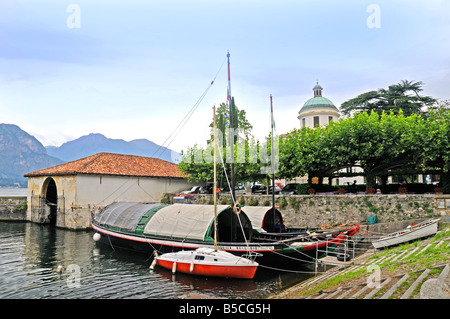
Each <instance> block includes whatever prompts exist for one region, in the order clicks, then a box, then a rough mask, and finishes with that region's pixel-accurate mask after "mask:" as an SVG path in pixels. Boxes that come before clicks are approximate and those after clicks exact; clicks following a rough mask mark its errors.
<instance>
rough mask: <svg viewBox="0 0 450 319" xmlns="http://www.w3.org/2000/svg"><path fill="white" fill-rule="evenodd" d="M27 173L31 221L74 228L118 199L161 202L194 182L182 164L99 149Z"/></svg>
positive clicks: (88, 220)
mask: <svg viewBox="0 0 450 319" xmlns="http://www.w3.org/2000/svg"><path fill="white" fill-rule="evenodd" d="M25 177H28V195H27V204H28V210H27V220H29V221H31V222H36V223H42V224H53V225H56V226H57V227H63V228H70V229H86V228H89V227H90V215H91V211H93V210H95V209H99V208H100V207H103V206H106V205H108V204H110V203H112V202H115V201H127V202H159V201H160V200H161V199H162V198H163V196H164V194H165V193H176V192H180V191H183V190H186V189H188V188H189V187H190V186H191V184H190V183H188V182H187V180H186V178H184V176H183V175H182V174H181V172H179V171H178V169H177V165H176V164H173V163H170V162H166V161H164V160H161V159H157V158H150V157H142V156H133V155H121V154H113V153H98V154H95V155H91V156H88V157H85V158H82V159H79V160H76V161H73V162H68V163H65V164H61V165H57V166H54V167H50V168H46V169H42V170H39V171H35V172H31V173H28V174H26V175H25Z"/></svg>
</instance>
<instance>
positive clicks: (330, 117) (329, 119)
mask: <svg viewBox="0 0 450 319" xmlns="http://www.w3.org/2000/svg"><path fill="white" fill-rule="evenodd" d="M331 122H333V117H332V116H328V124H330V123H331Z"/></svg>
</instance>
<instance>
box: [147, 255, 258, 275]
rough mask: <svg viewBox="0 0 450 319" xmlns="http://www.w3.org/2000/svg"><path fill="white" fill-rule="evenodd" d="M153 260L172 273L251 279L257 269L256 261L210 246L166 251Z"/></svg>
mask: <svg viewBox="0 0 450 319" xmlns="http://www.w3.org/2000/svg"><path fill="white" fill-rule="evenodd" d="M154 260H155V262H156V264H157V265H159V266H161V267H163V268H166V269H169V270H172V273H176V272H181V273H185V274H192V275H200V276H211V277H228V278H242V279H252V278H253V277H254V276H255V273H256V270H257V269H258V263H257V262H255V261H253V260H251V259H249V258H246V257H244V256H236V255H234V254H231V253H229V252H226V251H221V250H214V249H212V248H199V249H196V250H190V251H179V252H175V253H166V254H163V255H162V256H155V259H154ZM154 266H155V264H153V265H152V267H154Z"/></svg>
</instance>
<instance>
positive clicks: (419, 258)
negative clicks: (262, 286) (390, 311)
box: [273, 223, 450, 299]
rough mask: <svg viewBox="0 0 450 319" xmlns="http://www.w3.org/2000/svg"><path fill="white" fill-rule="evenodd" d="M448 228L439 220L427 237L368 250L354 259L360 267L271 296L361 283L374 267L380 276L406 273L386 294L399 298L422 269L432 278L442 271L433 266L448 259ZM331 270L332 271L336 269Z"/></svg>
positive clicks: (308, 294) (315, 292) (305, 293)
mask: <svg viewBox="0 0 450 319" xmlns="http://www.w3.org/2000/svg"><path fill="white" fill-rule="evenodd" d="M449 229H450V223H440V224H439V232H438V233H437V234H436V235H435V236H433V237H430V238H428V239H425V240H419V241H415V242H412V243H406V244H403V245H399V246H396V247H392V248H388V249H385V250H382V251H375V250H369V251H368V252H366V253H365V254H364V255H362V256H361V258H358V260H356V261H355V263H356V264H357V265H361V266H360V267H354V268H355V269H354V270H351V269H350V270H347V271H341V272H337V274H336V275H335V276H333V277H332V278H329V279H326V280H325V279H324V280H318V281H317V282H315V283H312V284H310V285H306V286H304V285H302V284H299V285H297V286H294V287H292V288H290V289H288V290H286V291H284V292H282V293H281V294H279V295H277V296H273V298H284V299H293V298H294V299H295V298H308V297H313V296H316V295H319V294H321V293H323V292H327V293H329V292H333V291H336V290H337V289H338V288H340V289H343V288H344V287H345V288H348V287H353V286H355V287H364V285H365V284H366V283H367V282H369V281H370V280H373V278H371V277H370V276H372V277H373V270H374V269H375V268H376V269H377V270H379V271H380V278H382V279H384V278H388V277H395V278H400V277H401V276H403V275H405V274H408V276H409V281H405V282H404V283H403V284H402V285H401V286H400V287H399V288H398V289H397V290H398V291H396V293H394V294H393V295H392V296H391V297H390V298H399V297H400V296H401V294H402V292H404V291H406V290H407V289H408V288H409V286H410V285H411V282H412V281H414V280H415V279H417V278H418V277H419V275H420V274H421V272H422V271H423V270H424V269H430V272H429V276H430V278H433V277H437V276H438V275H439V274H440V272H441V271H442V268H436V267H437V266H440V265H445V264H447V263H449V261H450V249H449V247H448V245H449V244H450V230H449ZM389 257H390V258H389ZM396 257H397V258H396ZM331 271H336V269H332V270H331ZM384 290H387V288H386V289H381V290H380V292H379V293H383V291H384ZM418 291H420V285H419V286H418V287H417V288H416V291H415V293H414V294H412V295H411V297H412V298H414V296H416V297H417V292H418ZM330 295H331V294H330Z"/></svg>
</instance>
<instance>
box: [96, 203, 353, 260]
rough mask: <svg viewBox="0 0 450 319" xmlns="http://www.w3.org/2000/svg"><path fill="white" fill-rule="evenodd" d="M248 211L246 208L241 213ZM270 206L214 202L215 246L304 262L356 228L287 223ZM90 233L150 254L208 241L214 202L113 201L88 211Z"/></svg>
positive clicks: (210, 243)
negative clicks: (296, 226) (290, 225)
mask: <svg viewBox="0 0 450 319" xmlns="http://www.w3.org/2000/svg"><path fill="white" fill-rule="evenodd" d="M247 212H248V214H247ZM273 214H274V213H273V209H272V208H271V207H242V209H241V212H240V213H239V214H236V213H235V212H234V210H233V208H232V207H230V206H228V205H218V206H217V218H218V230H217V238H218V248H219V249H221V250H225V251H228V252H231V253H233V254H236V255H244V254H248V253H249V252H251V253H258V256H259V257H258V258H257V262H258V263H259V264H260V265H273V264H278V263H279V262H284V263H287V262H289V263H295V264H298V263H300V264H304V263H307V262H310V261H311V260H312V259H314V258H316V257H318V258H320V257H324V254H323V253H318V251H317V250H318V249H319V250H322V249H323V250H324V249H325V247H326V248H327V250H328V251H332V250H333V249H334V248H336V247H337V246H339V244H340V243H341V242H342V241H343V240H344V239H347V238H349V237H351V236H353V235H354V234H355V233H356V232H357V231H358V230H359V225H355V226H354V227H351V228H349V229H346V230H337V231H331V232H330V231H328V232H327V231H321V230H317V229H307V228H305V229H287V228H286V227H284V225H283V220H282V216H281V213H280V212H279V211H278V210H277V209H276V210H275V218H274V215H273ZM92 228H93V229H94V230H95V231H96V234H95V235H94V239H96V240H99V241H101V242H103V243H104V244H106V245H110V246H112V247H114V248H116V247H118V248H124V249H130V250H134V251H140V252H146V253H150V254H152V253H153V252H154V251H155V250H156V251H158V252H159V253H165V252H174V251H180V250H195V249H198V248H202V247H205V248H212V247H214V206H212V205H188V204H173V205H163V204H160V203H140V202H139V203H138V202H115V203H112V204H110V205H108V206H106V207H104V208H102V209H100V210H98V211H96V212H95V213H93V214H92Z"/></svg>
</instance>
